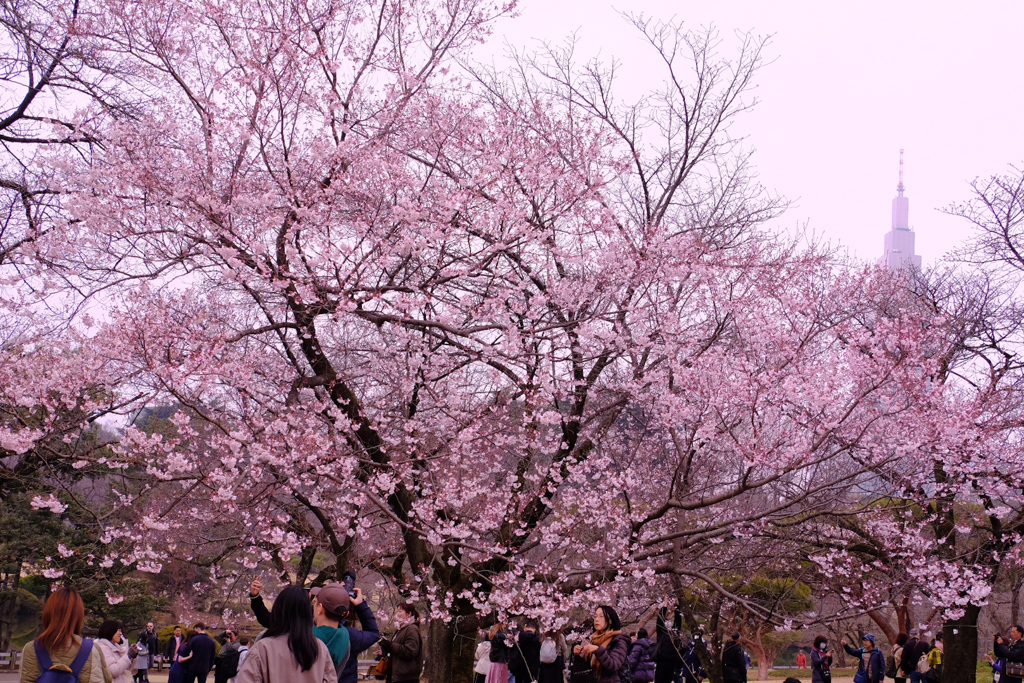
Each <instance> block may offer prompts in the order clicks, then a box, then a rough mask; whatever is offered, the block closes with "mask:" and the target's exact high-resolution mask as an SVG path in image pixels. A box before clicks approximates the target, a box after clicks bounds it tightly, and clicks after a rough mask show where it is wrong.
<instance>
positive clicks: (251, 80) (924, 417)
mask: <svg viewBox="0 0 1024 683" xmlns="http://www.w3.org/2000/svg"><path fill="white" fill-rule="evenodd" d="M75 8H76V10H75V11H76V12H77V14H75V15H74V16H73V17H71V18H68V19H65V20H64V24H63V25H64V26H65V27H66V26H73V27H74V31H73V32H70V31H68V32H67V34H68V35H69V36H70V38H69V41H72V42H74V41H79V40H80V41H82V42H83V44H85V45H88V46H89V47H90V50H91V52H90V53H89V54H90V60H91V61H90V62H89V68H88V69H85V70H84V71H80V73H83V74H86V75H89V76H90V77H95V78H94V80H93V81H88V82H92V83H103V84H109V87H110V92H114V93H122V92H130V93H131V99H130V101H131V106H130V107H128V106H126V105H125V106H121V105H117V106H115V105H114V104H112V103H111V98H109V97H105V96H103V95H100V94H97V93H96V92H95V91H94V90H91V89H88V88H84V87H83V88H82V94H83V99H82V100H81V101H77V102H76V103H75V107H72V109H74V114H73V117H72V118H69V119H68V122H70V127H68V126H64V128H66V129H68V130H70V131H72V133H71V134H70V135H72V139H71V141H70V142H68V143H67V144H65V143H64V142H63V140H64V139H63V138H62V139H61V141H59V142H53V144H47V145H45V146H37V147H34V148H33V150H34V151H33V152H32V154H33V156H32V157H31V159H27V160H26V161H25V162H24V163H23V165H24V166H25V167H26V168H28V169H30V170H31V172H32V173H34V174H44V175H45V178H44V179H40V180H38V181H33V183H34V184H33V185H31V186H32V187H41V188H44V189H43V190H40V192H43V193H44V194H45V196H46V197H48V198H51V197H52V198H53V199H54V200H55V201H53V202H52V203H50V204H47V205H46V212H44V214H36V213H31V212H29V213H28V214H26V216H28V218H26V219H24V220H22V219H21V218H20V217H19V218H18V221H20V222H17V223H16V225H18V226H20V227H18V228H17V230H20V232H18V233H17V234H18V235H21V237H17V236H15V237H13V238H12V239H13V241H9V242H5V244H7V245H9V246H8V247H7V250H8V253H9V254H10V257H9V258H8V261H6V262H3V263H0V267H3V268H4V271H3V275H4V277H5V280H4V282H5V283H6V284H7V285H8V286H11V287H15V288H17V289H16V291H17V293H18V297H21V299H20V300H16V298H15V297H14V296H9V297H8V299H7V305H8V310H10V311H11V315H13V316H15V317H16V318H17V319H19V320H21V319H23V318H24V319H25V320H28V321H30V323H31V324H30V325H29V330H30V332H26V334H30V335H35V337H33V338H34V339H36V340H45V346H46V348H47V351H48V353H49V356H46V355H42V354H28V355H25V356H16V355H12V356H11V359H12V362H15V361H16V362H17V363H18V364H27V367H26V369H25V370H23V371H21V372H22V374H23V376H24V377H26V378H30V379H27V380H25V381H22V382H21V384H20V385H18V386H19V387H20V388H19V389H17V391H18V392H28V393H27V394H26V395H30V396H33V397H34V398H33V403H32V405H36V404H37V402H38V401H43V400H44V399H46V397H47V396H48V395H49V394H48V393H47V391H46V386H47V383H48V382H49V383H62V386H66V387H67V389H65V390H64V391H62V392H61V393H60V395H61V396H62V397H64V398H63V399H62V400H65V401H69V400H72V398H70V397H74V400H75V401H83V400H85V399H84V398H82V397H97V396H102V400H95V398H94V400H93V401H92V402H90V403H88V405H87V406H86V408H85V410H86V412H88V413H89V414H90V415H99V414H102V413H103V412H105V411H106V412H111V411H119V412H122V413H130V412H131V413H133V412H136V411H138V410H139V409H140V408H141V407H142V406H144V405H154V404H157V403H164V404H171V403H173V404H175V405H176V406H179V407H180V408H179V410H178V411H177V412H175V413H174V415H173V416H172V417H171V418H170V419H169V424H168V425H166V429H162V430H159V431H152V430H150V431H147V430H145V429H141V428H139V427H138V426H130V427H128V428H127V429H126V430H125V431H124V433H123V435H122V437H121V438H120V440H119V442H118V443H117V444H115V445H114V446H113V447H112V449H111V452H110V453H109V454H104V455H103V456H102V462H101V458H100V457H96V458H94V459H93V460H89V459H88V458H85V461H86V462H88V463H90V465H93V464H95V465H97V466H103V467H106V468H107V469H110V470H112V471H116V472H122V473H124V475H125V479H124V480H123V481H124V482H125V483H124V488H122V489H118V490H119V492H120V498H119V500H118V501H117V502H116V503H114V504H112V505H111V507H110V509H109V511H108V516H107V517H106V518H105V519H104V520H103V523H104V538H105V539H106V541H107V542H108V543H109V545H110V546H111V550H110V552H109V553H108V555H109V554H111V553H115V552H116V553H117V556H116V558H115V557H110V558H104V559H105V560H106V559H110V560H111V561H116V562H122V563H129V564H132V565H134V566H136V567H138V568H139V569H140V570H143V571H151V572H158V571H160V570H161V568H162V564H163V562H164V561H166V560H167V559H169V558H173V559H175V560H176V561H187V562H191V563H194V564H196V565H206V566H210V567H212V572H213V575H212V578H211V580H216V579H218V578H222V577H223V576H225V575H229V574H231V573H232V572H234V573H235V575H234V576H229V577H228V578H232V579H233V580H237V579H238V578H239V577H240V576H241V575H243V574H244V573H245V572H246V571H251V570H255V569H256V568H257V567H260V566H272V567H274V568H275V569H276V570H277V571H278V572H279V573H280V575H281V577H282V578H283V579H287V580H289V581H294V582H298V583H306V582H313V583H322V582H323V581H326V580H330V579H336V578H338V577H340V576H341V574H342V573H343V572H344V571H345V570H346V569H349V568H351V567H356V568H358V567H368V568H370V569H372V570H373V571H374V572H375V573H376V574H378V575H380V576H384V577H386V579H387V581H388V583H389V584H390V586H391V587H392V588H393V589H394V590H395V591H396V592H398V593H399V594H400V595H402V596H404V597H408V598H412V599H416V600H419V601H421V602H422V603H424V604H426V605H427V606H428V608H429V611H430V617H431V618H430V621H429V626H428V647H429V657H428V675H429V677H430V678H431V680H458V679H459V678H458V677H459V676H465V675H468V669H467V670H466V671H455V670H453V667H452V661H453V651H454V647H455V643H456V642H458V639H459V637H460V636H462V635H466V634H472V635H475V629H476V625H477V623H478V619H479V618H480V617H481V615H483V616H488V615H489V616H490V617H491V618H494V617H495V616H503V615H506V614H510V613H519V614H530V615H538V616H543V617H545V618H546V619H548V620H549V621H551V620H565V619H566V618H567V615H570V614H572V613H574V611H579V610H580V609H581V608H584V607H586V608H588V609H589V606H590V605H591V603H592V601H595V600H605V599H615V600H616V601H617V602H618V604H620V605H621V606H623V611H624V613H628V614H632V615H636V616H639V615H640V614H641V613H644V612H647V611H649V610H650V608H651V602H652V599H651V596H650V594H651V593H655V594H658V593H663V592H675V593H676V597H677V598H679V597H683V593H684V591H685V590H687V589H688V588H689V587H696V588H699V589H701V590H706V591H708V592H709V594H712V595H714V596H716V599H717V600H720V601H721V602H722V603H724V602H726V601H728V602H730V603H733V604H735V605H736V606H738V609H742V610H746V612H747V613H748V614H750V615H751V618H752V619H756V620H759V623H765V624H772V625H776V624H777V625H778V626H780V627H784V626H785V623H783V622H784V621H785V619H786V618H787V617H788V615H782V614H776V613H773V612H772V610H771V609H769V608H766V607H765V606H764V604H761V603H759V602H758V601H755V600H751V599H748V598H745V597H744V595H745V593H744V590H743V588H742V587H743V585H745V584H749V579H751V578H752V577H756V576H757V575H758V572H759V571H761V570H762V569H763V568H765V567H767V566H768V565H769V564H770V563H772V562H775V563H778V561H779V560H778V553H779V552H780V551H781V552H789V551H790V550H791V549H792V550H793V555H792V557H794V558H796V557H798V556H799V553H798V552H797V550H798V548H799V547H800V545H799V538H800V534H801V533H806V532H807V530H808V529H814V528H815V524H817V523H818V522H819V521H820V520H821V519H822V517H823V516H824V515H825V514H827V513H829V512H833V511H835V510H836V508H837V506H842V513H843V514H844V515H854V514H858V513H867V512H869V511H870V504H869V502H867V499H868V498H870V497H871V494H872V493H878V492H879V489H878V486H880V484H878V483H877V482H879V481H880V480H879V479H878V477H879V472H888V471H890V470H891V469H892V467H893V465H894V464H895V463H899V462H902V460H904V459H906V458H914V460H913V467H914V468H918V469H919V468H920V467H928V466H930V463H933V462H934V457H933V456H934V453H935V451H934V450H932V451H928V452H927V456H928V457H925V458H922V459H921V460H920V461H919V460H918V459H917V458H918V455H919V454H920V453H921V452H922V451H924V450H925V449H926V448H929V447H931V448H934V444H936V443H942V444H947V443H950V442H949V441H948V439H952V438H954V437H955V436H956V434H955V430H952V429H946V430H937V431H938V435H937V434H936V430H932V429H931V426H932V425H933V424H934V422H935V418H934V416H933V414H932V413H931V412H929V411H932V410H933V406H934V405H936V404H937V403H941V402H942V401H943V400H945V398H946V397H945V394H944V391H945V387H946V384H945V383H943V382H928V381H925V380H926V378H929V377H932V376H935V375H936V373H939V372H941V371H942V370H941V363H939V361H938V360H937V355H936V353H935V349H936V348H938V347H939V346H940V345H941V342H942V340H943V339H944V338H943V336H942V335H943V334H944V332H945V329H946V328H944V327H943V326H941V325H939V324H938V323H937V322H936V318H937V317H939V316H941V315H942V314H941V313H940V312H937V311H936V310H935V309H929V308H928V307H926V306H921V305H918V300H917V299H916V298H915V297H914V296H913V294H912V292H911V290H909V289H908V288H907V287H906V283H905V282H903V281H901V280H899V279H897V278H892V277H889V276H888V275H887V274H886V273H884V272H880V271H875V270H862V269H857V268H850V267H847V266H846V265H845V264H842V263H840V262H838V261H837V260H836V259H835V258H833V257H832V256H831V255H830V254H828V253H827V252H826V251H824V250H823V249H821V248H820V247H818V246H816V245H806V244H804V243H803V242H802V241H801V240H800V238H798V237H789V236H786V235H783V234H779V233H776V232H774V231H772V230H769V229H768V228H767V226H766V225H765V224H766V223H767V222H768V221H770V220H771V219H773V218H775V217H776V216H778V215H779V213H780V212H781V211H782V210H783V209H784V207H785V202H784V201H783V200H781V199H780V198H778V197H775V196H773V195H771V194H769V193H767V192H766V191H765V190H764V189H763V188H761V187H760V185H759V184H758V183H757V182H756V177H755V176H754V175H753V171H752V168H751V165H750V157H749V153H748V152H747V151H745V149H744V147H743V145H742V141H739V140H736V139H734V138H733V137H732V136H731V132H730V124H731V122H732V121H733V120H735V118H736V117H737V116H739V115H740V114H742V113H743V112H745V111H747V110H748V109H749V108H750V107H751V106H752V105H753V99H752V97H751V96H750V89H751V86H752V83H753V78H754V76H755V74H756V72H757V70H758V68H759V67H760V65H761V55H762V51H763V49H764V43H763V42H762V41H760V40H758V39H755V38H753V37H749V36H748V37H744V38H742V39H741V41H740V44H739V46H738V47H737V50H736V53H735V54H734V55H733V56H732V57H731V58H724V57H722V56H720V54H719V53H720V51H721V50H722V46H721V44H720V42H719V40H718V38H717V36H716V34H715V33H714V32H688V31H685V30H683V29H682V28H681V27H679V26H677V25H674V24H657V23H652V22H646V21H643V20H639V19H637V20H634V21H633V23H634V25H635V28H637V29H638V30H639V31H640V32H641V34H642V35H643V36H645V37H646V38H647V40H648V42H649V44H650V45H651V47H652V50H653V51H652V54H653V55H654V56H655V58H657V59H659V60H660V62H661V66H662V67H663V68H664V69H665V73H666V86H665V88H664V90H662V91H661V92H659V93H655V94H654V95H652V96H651V97H650V98H646V99H644V100H642V101H640V102H637V103H631V104H620V103H619V102H618V101H617V100H616V99H615V98H614V96H613V94H614V85H615V84H614V68H613V66H607V67H605V66H602V65H600V64H597V63H590V64H583V65H579V64H576V63H575V62H574V61H573V59H572V56H571V50H569V51H560V50H557V49H549V50H546V51H545V52H543V53H541V54H540V55H537V56H533V57H531V56H528V55H521V56H520V57H519V58H518V59H517V60H516V61H515V68H514V69H512V70H511V71H510V72H498V71H494V70H490V71H488V70H485V69H481V68H476V67H473V68H470V69H465V68H463V64H464V63H465V60H466V59H467V58H468V57H467V55H468V50H469V49H470V48H471V47H472V46H473V45H474V44H476V43H477V42H478V41H480V40H482V39H483V38H485V37H486V34H487V32H488V31H489V26H490V25H491V23H492V21H493V20H494V19H495V18H496V17H499V16H502V15H504V14H506V13H508V12H509V11H510V10H511V9H512V8H511V7H510V6H506V5H504V4H502V3H494V2H486V1H484V0H471V1H469V2H461V3H447V2H439V1H438V2H430V1H426V2H421V3H417V4H414V5H408V4H402V3H395V2H390V1H388V0H379V1H376V2H369V1H365V0H364V1H358V2H356V1H341V0H288V1H287V2H285V3H283V4H281V3H279V4H277V5H274V6H269V5H261V4H258V3H252V2H237V1H233V0H220V1H218V2H202V3H200V2H183V3H176V4H175V5H174V6H166V5H161V4H159V3H149V2H143V3H124V2H120V1H118V0H109V1H107V2H104V3H100V4H96V5H89V6H84V5H83V6H82V7H79V6H78V5H75ZM55 25H61V24H60V23H59V22H58V23H57V24H55ZM58 33H59V32H58ZM47 35H48V36H49V35H50V34H47ZM54 35H56V34H54ZM69 44H72V43H69ZM75 44H77V43H75ZM60 54H64V53H63V52H61V53H60ZM96 79H98V80H96ZM45 85H46V87H52V81H51V82H48V83H47V84H45ZM118 101H120V100H118ZM125 101H127V99H126V100H125ZM36 123H37V124H43V123H45V122H42V121H39V122H36ZM55 125H56V126H57V127H58V128H60V127H61V126H60V124H55ZM5 187H6V186H5ZM21 187H29V185H26V184H24V183H22V185H21ZM8 190H10V191H11V192H13V193H14V194H12V195H10V196H11V197H12V199H11V206H14V205H15V203H16V201H15V200H17V201H21V202H22V204H24V202H25V201H28V202H29V205H32V206H36V207H37V208H34V209H32V211H38V210H39V209H38V206H39V204H38V202H39V201H41V199H40V197H42V195H37V194H31V193H29V196H28V198H27V199H26V193H25V192H22V191H21V190H20V189H18V188H8ZM33 192H35V191H34V190H33ZM19 198H20V199H19ZM29 200H31V201H29ZM56 200H59V201H56ZM33 203H34V204H33ZM11 215H12V216H13V215H14V214H13V213H12V214H11ZM39 215H45V217H46V223H45V224H46V227H45V229H43V228H40V227H39V226H40V225H41V223H40V219H32V220H30V218H31V217H32V216H39ZM33 220H34V221H35V223H34V224H33V223H32V221H33ZM12 225H15V224H13V223H12ZM33 225H34V226H35V227H33ZM11 234H12V235H14V234H15V233H11ZM5 239H6V238H5ZM26 267H28V268H30V269H31V270H30V271H29V272H30V277H28V278H26V277H25V276H24V275H23V274H22V272H21V271H20V270H19V269H22V268H26ZM29 291H31V292H32V296H29V295H28V294H26V293H25V292H29ZM22 301H24V302H27V303H22ZM44 303H45V304H47V305H49V308H47V307H46V306H44V305H43V304H44ZM58 304H59V305H58ZM86 313H89V314H92V316H93V317H94V318H96V320H90V319H89V317H88V315H86ZM31 316H35V317H31ZM35 321H38V322H35ZM54 329H57V330H60V332H61V335H62V336H47V335H49V334H50V330H54ZM937 366H939V369H937ZM19 367H20V365H19ZM15 398H16V397H15V396H12V401H15ZM47 400H52V399H47ZM15 402H16V401H15ZM942 405H943V406H945V404H942ZM939 414H940V415H942V417H943V419H944V418H945V417H946V416H947V414H948V413H947V412H941V411H940V412H939ZM922 425H928V427H929V429H922ZM53 429H54V427H53V426H52V425H49V426H47V428H46V429H43V428H38V429H37V428H36V427H33V426H31V425H29V424H27V423H25V424H17V425H15V426H14V427H12V428H10V429H9V431H8V432H4V434H5V437H4V438H5V439H7V441H8V442H10V443H11V444H15V445H16V447H17V448H24V449H26V451H24V452H27V449H31V448H35V447H37V446H38V445H39V444H40V443H42V440H43V439H44V437H46V435H47V434H50V433H52V432H53ZM33 430H35V431H33ZM939 437H941V439H940V438H939ZM5 447H7V446H5ZM76 457H78V456H76ZM211 520H217V523H213V524H211ZM323 556H326V557H327V558H328V559H327V560H326V562H325V563H319V564H318V559H317V558H318V557H323ZM823 562H828V563H831V565H833V566H836V565H837V564H838V560H837V559H836V558H830V559H828V560H823ZM737 571H738V572H740V573H741V574H744V573H745V574H744V575H743V576H741V577H740V578H739V579H737V580H735V581H734V580H732V579H731V578H730V574H734V573H735V572H737ZM957 595H960V594H959V593H957ZM693 621H694V622H696V617H695V618H694V619H693ZM716 645H717V641H715V640H714V639H713V640H712V643H711V646H712V650H711V651H710V653H709V652H705V653H704V656H705V657H706V658H710V657H712V656H714V655H715V652H714V648H715V646H716Z"/></svg>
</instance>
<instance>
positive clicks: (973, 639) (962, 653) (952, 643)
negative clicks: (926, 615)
mask: <svg viewBox="0 0 1024 683" xmlns="http://www.w3.org/2000/svg"><path fill="white" fill-rule="evenodd" d="M980 611H981V608H980V607H977V606H976V605H968V606H967V613H966V614H964V616H963V618H962V619H958V620H956V621H947V622H945V623H944V624H943V626H942V645H943V653H942V683H975V676H976V673H975V670H976V669H977V666H978V613H979V612H980Z"/></svg>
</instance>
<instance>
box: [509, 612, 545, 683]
mask: <svg viewBox="0 0 1024 683" xmlns="http://www.w3.org/2000/svg"><path fill="white" fill-rule="evenodd" d="M508 671H509V673H511V674H512V675H513V676H515V678H516V683H530V682H531V681H536V680H537V677H538V676H539V675H540V637H539V636H538V635H537V622H536V621H535V620H533V619H527V620H526V622H525V623H524V624H523V630H522V631H521V632H520V633H519V637H518V638H517V639H516V642H514V643H513V644H512V655H511V657H509V660H508Z"/></svg>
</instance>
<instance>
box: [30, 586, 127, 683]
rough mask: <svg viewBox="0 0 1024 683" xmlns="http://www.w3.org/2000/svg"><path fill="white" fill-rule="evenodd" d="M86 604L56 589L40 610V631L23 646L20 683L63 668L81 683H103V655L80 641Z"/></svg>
mask: <svg viewBox="0 0 1024 683" xmlns="http://www.w3.org/2000/svg"><path fill="white" fill-rule="evenodd" d="M83 621H85V604H84V603H83V602H82V596H80V595H79V594H78V593H77V592H75V591H73V590H71V589H70V588H58V589H57V590H55V591H54V592H53V593H51V594H50V597H49V598H47V599H46V604H45V605H44V606H43V630H42V633H40V634H39V635H38V636H37V637H36V639H35V640H33V641H32V642H30V643H29V644H28V645H26V646H25V649H24V650H23V651H22V659H21V676H20V678H19V680H20V681H21V683H30V682H31V683H34V682H35V680H36V679H37V678H39V676H41V675H42V673H43V672H44V671H47V670H49V669H50V668H51V667H66V668H67V669H70V670H71V671H72V672H74V673H76V674H77V675H78V680H79V681H80V682H81V683H104V682H105V681H106V680H107V677H108V676H109V675H110V674H109V673H108V672H107V670H106V666H105V665H104V664H103V655H102V654H101V653H100V651H99V649H98V648H96V647H93V642H92V641H91V640H89V639H88V638H82V622H83Z"/></svg>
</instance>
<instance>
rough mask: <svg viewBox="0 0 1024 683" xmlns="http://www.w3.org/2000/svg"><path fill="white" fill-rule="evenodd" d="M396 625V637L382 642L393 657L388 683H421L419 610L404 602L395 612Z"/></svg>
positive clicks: (421, 662) (421, 654)
mask: <svg viewBox="0 0 1024 683" xmlns="http://www.w3.org/2000/svg"><path fill="white" fill-rule="evenodd" d="M395 623H396V624H397V625H398V631H396V632H395V635H394V637H392V638H391V640H382V641H380V645H381V648H383V649H384V652H386V653H387V654H389V655H391V668H390V669H389V670H388V677H387V683H419V680H420V673H421V672H422V671H423V638H422V637H421V636H420V613H419V610H417V609H416V606H415V605H413V604H412V603H411V602H403V603H402V604H401V605H399V606H398V609H397V610H395Z"/></svg>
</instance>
